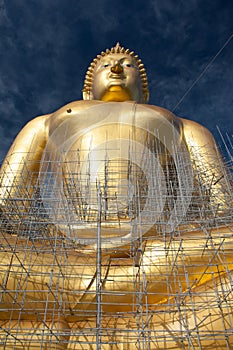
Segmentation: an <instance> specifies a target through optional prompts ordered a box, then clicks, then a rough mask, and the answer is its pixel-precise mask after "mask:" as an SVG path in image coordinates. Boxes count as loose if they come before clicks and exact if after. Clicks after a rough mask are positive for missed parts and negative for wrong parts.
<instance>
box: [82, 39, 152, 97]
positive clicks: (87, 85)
mask: <svg viewBox="0 0 233 350" xmlns="http://www.w3.org/2000/svg"><path fill="white" fill-rule="evenodd" d="M114 53H122V54H126V55H129V56H131V57H133V58H134V60H135V62H136V65H137V67H138V70H139V73H140V77H141V82H142V94H143V99H144V101H143V102H145V103H147V102H148V100H149V88H148V79H147V74H146V70H145V68H144V64H143V63H142V61H141V59H140V58H139V57H138V55H135V53H134V51H130V49H125V48H124V47H123V46H121V45H120V43H119V42H117V43H116V45H115V46H114V47H112V48H111V49H106V51H102V52H101V54H100V55H97V56H96V58H94V60H93V61H92V63H91V64H90V66H89V67H88V70H87V72H86V76H85V80H84V85H83V99H84V100H91V99H92V97H91V91H92V83H93V78H94V70H95V67H96V65H97V64H98V62H99V61H100V60H101V59H102V58H103V57H105V56H107V55H111V54H114Z"/></svg>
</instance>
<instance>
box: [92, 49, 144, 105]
mask: <svg viewBox="0 0 233 350" xmlns="http://www.w3.org/2000/svg"><path fill="white" fill-rule="evenodd" d="M114 87H115V90H116V91H117V90H118V89H119V90H123V91H126V92H127V93H126V95H125V96H126V97H125V100H133V101H137V102H141V101H142V87H141V78H140V73H139V69H138V67H137V64H136V62H135V59H134V58H133V57H131V56H130V55H127V54H124V53H123V54H122V53H115V54H109V55H106V56H105V57H103V58H102V59H101V60H100V61H99V62H98V64H97V66H96V67H95V71H94V79H93V85H92V94H93V99H95V100H101V99H103V97H104V95H105V93H106V92H107V91H109V90H114ZM127 95H128V98H127ZM123 100H124V98H123Z"/></svg>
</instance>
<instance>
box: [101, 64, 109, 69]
mask: <svg viewBox="0 0 233 350" xmlns="http://www.w3.org/2000/svg"><path fill="white" fill-rule="evenodd" d="M109 66H110V64H109V63H105V64H104V65H103V66H102V67H104V68H106V67H109Z"/></svg>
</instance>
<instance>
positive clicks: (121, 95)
mask: <svg viewBox="0 0 233 350" xmlns="http://www.w3.org/2000/svg"><path fill="white" fill-rule="evenodd" d="M101 100H102V101H105V102H110V101H112V102H124V101H132V97H131V94H130V92H129V91H128V89H125V88H123V87H122V86H120V85H115V86H110V88H109V89H108V90H107V91H106V92H105V93H104V95H103V96H102V98H101Z"/></svg>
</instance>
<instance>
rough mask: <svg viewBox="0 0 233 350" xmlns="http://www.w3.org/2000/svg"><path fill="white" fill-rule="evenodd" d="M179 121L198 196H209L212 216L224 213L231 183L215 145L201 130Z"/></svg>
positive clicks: (229, 203) (229, 196) (193, 123)
mask: <svg viewBox="0 0 233 350" xmlns="http://www.w3.org/2000/svg"><path fill="white" fill-rule="evenodd" d="M181 120H182V123H183V133H184V138H185V141H186V144H187V146H188V149H189V152H190V155H191V159H192V162H193V169H194V173H196V179H197V181H198V183H199V190H200V192H201V193H200V194H201V195H202V196H203V195H204V196H206V198H207V196H209V202H210V203H211V207H212V210H213V209H214V211H215V212H216V214H217V213H223V212H226V210H227V209H230V207H231V205H232V198H231V193H232V184H231V181H230V174H229V173H228V171H227V168H226V166H225V165H224V161H223V158H222V155H221V153H220V152H219V149H218V146H217V145H216V142H215V140H214V138H213V136H212V134H211V133H210V132H209V131H208V130H207V129H206V128H205V127H203V126H202V125H200V124H197V123H195V122H193V121H190V120H185V119H181Z"/></svg>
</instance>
